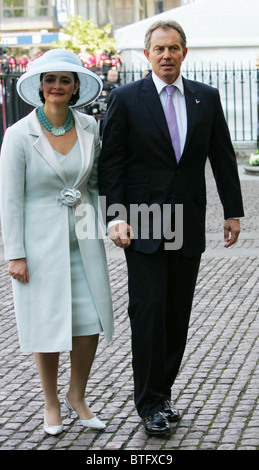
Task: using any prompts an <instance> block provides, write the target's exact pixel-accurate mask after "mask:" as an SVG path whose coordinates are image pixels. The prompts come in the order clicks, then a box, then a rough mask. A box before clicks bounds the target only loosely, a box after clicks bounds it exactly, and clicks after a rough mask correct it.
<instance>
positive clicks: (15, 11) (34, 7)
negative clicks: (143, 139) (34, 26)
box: [3, 0, 49, 18]
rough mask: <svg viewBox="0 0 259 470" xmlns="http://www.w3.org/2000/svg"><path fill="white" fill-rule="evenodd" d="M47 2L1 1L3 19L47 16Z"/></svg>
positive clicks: (44, 0) (36, 0)
mask: <svg viewBox="0 0 259 470" xmlns="http://www.w3.org/2000/svg"><path fill="white" fill-rule="evenodd" d="M48 4H49V0H3V17H4V18H13V17H16V18H17V17H20V18H21V17H29V18H35V17H37V16H48V6H49V5H48Z"/></svg>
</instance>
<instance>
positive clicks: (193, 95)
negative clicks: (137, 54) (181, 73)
mask: <svg viewBox="0 0 259 470" xmlns="http://www.w3.org/2000/svg"><path fill="white" fill-rule="evenodd" d="M183 84H184V95H185V101H186V110H187V135H186V141H185V146H184V149H183V154H182V157H181V159H180V162H179V164H180V163H181V161H182V158H184V153H185V150H186V148H187V147H188V144H189V142H190V140H191V137H192V133H193V129H194V126H195V122H196V120H197V117H198V114H199V110H200V98H199V94H198V92H197V89H196V85H195V83H194V82H191V81H190V80H187V79H185V78H183ZM140 96H141V98H142V100H143V101H144V103H145V106H146V107H147V108H148V110H149V113H150V114H151V116H152V117H153V119H154V120H155V121H156V123H157V125H158V127H159V128H160V130H161V131H162V133H163V134H164V136H165V138H166V139H167V140H168V142H169V143H170V145H172V143H171V138H170V134H169V130H168V126H167V122H166V118H165V114H164V111H163V108H162V105H161V101H160V98H159V95H158V93H157V90H156V87H155V85H154V82H153V80H152V77H151V74H150V75H149V76H148V77H147V78H146V79H145V80H143V85H142V89H141V92H140ZM175 163H176V160H175Z"/></svg>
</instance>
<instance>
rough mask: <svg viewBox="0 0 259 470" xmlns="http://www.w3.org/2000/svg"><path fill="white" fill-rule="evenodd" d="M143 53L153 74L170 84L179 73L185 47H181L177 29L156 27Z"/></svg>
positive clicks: (185, 50) (185, 51)
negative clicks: (148, 45) (148, 47)
mask: <svg viewBox="0 0 259 470" xmlns="http://www.w3.org/2000/svg"><path fill="white" fill-rule="evenodd" d="M144 54H145V56H146V58H147V59H148V60H149V62H150V63H151V65H152V69H153V71H154V72H155V74H156V75H157V76H158V77H159V78H161V79H162V80H163V81H164V82H166V83H167V84H168V85H170V84H172V83H173V82H174V81H175V80H176V79H177V77H178V76H179V75H180V71H181V65H182V62H183V60H184V59H185V57H186V54H187V48H185V49H183V48H182V44H181V36H180V34H179V33H178V31H176V30H175V29H172V28H168V29H167V30H163V29H162V28H157V29H155V31H153V33H152V35H151V40H150V50H147V49H145V50H144Z"/></svg>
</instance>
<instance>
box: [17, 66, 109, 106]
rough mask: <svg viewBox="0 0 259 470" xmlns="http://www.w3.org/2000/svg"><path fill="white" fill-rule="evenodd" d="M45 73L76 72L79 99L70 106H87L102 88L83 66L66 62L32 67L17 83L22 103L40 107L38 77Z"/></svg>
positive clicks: (100, 81)
mask: <svg viewBox="0 0 259 470" xmlns="http://www.w3.org/2000/svg"><path fill="white" fill-rule="evenodd" d="M45 72H76V73H77V75H78V77H79V80H80V89H79V99H78V101H77V102H76V103H75V104H74V105H72V106H71V107H73V108H80V107H84V106H87V105H89V104H90V103H92V102H93V101H95V100H96V99H97V98H98V96H99V95H100V93H101V91H102V87H103V82H102V80H101V78H100V77H99V76H98V75H96V74H95V73H93V72H91V70H89V69H87V68H85V67H84V66H83V65H82V66H80V65H76V64H71V63H69V62H67V63H66V64H64V62H55V64H54V65H53V63H50V64H44V66H42V65H41V66H40V67H33V69H32V70H28V71H27V72H25V73H24V74H23V75H21V77H20V78H19V80H18V81H17V92H18V94H19V96H20V97H21V98H22V100H23V101H25V102H26V103H28V104H30V105H31V106H34V107H36V108H37V107H39V106H42V101H41V99H40V96H39V88H40V75H41V74H42V73H45Z"/></svg>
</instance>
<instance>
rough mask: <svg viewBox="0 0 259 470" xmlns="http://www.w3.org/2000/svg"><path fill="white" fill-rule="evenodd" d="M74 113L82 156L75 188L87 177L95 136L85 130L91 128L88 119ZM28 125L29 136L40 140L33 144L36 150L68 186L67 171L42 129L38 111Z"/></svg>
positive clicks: (31, 116)
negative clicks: (37, 114)
mask: <svg viewBox="0 0 259 470" xmlns="http://www.w3.org/2000/svg"><path fill="white" fill-rule="evenodd" d="M72 112H73V116H74V119H75V125H76V131H77V136H78V140H79V145H80V150H81V155H82V165H81V169H80V172H79V174H78V176H77V179H76V182H75V184H74V187H76V186H79V185H80V183H81V182H82V181H83V179H84V178H85V177H86V172H87V168H88V167H89V164H90V160H91V151H92V148H93V140H94V135H93V134H91V133H89V132H86V131H85V129H86V128H87V127H88V126H89V122H88V121H86V119H81V118H80V115H79V114H78V113H76V112H75V111H72ZM27 125H28V130H29V134H31V135H35V136H38V139H37V140H36V141H35V142H34V144H33V146H34V148H35V149H36V150H37V151H38V152H39V153H40V155H41V156H42V158H44V160H45V161H46V162H47V163H48V165H49V166H50V167H51V168H52V169H53V170H54V171H55V172H56V174H57V175H58V176H59V178H61V180H62V181H63V183H64V184H65V185H66V186H67V185H68V183H67V179H66V174H65V171H64V170H63V167H62V165H61V164H60V161H59V159H58V158H57V156H56V154H55V152H54V150H53V148H52V146H51V144H50V142H49V141H48V139H47V137H46V135H45V134H44V132H43V130H42V128H41V125H40V123H39V120H38V118H37V116H36V110H34V111H33V112H32V113H30V114H29V115H28V116H27Z"/></svg>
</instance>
